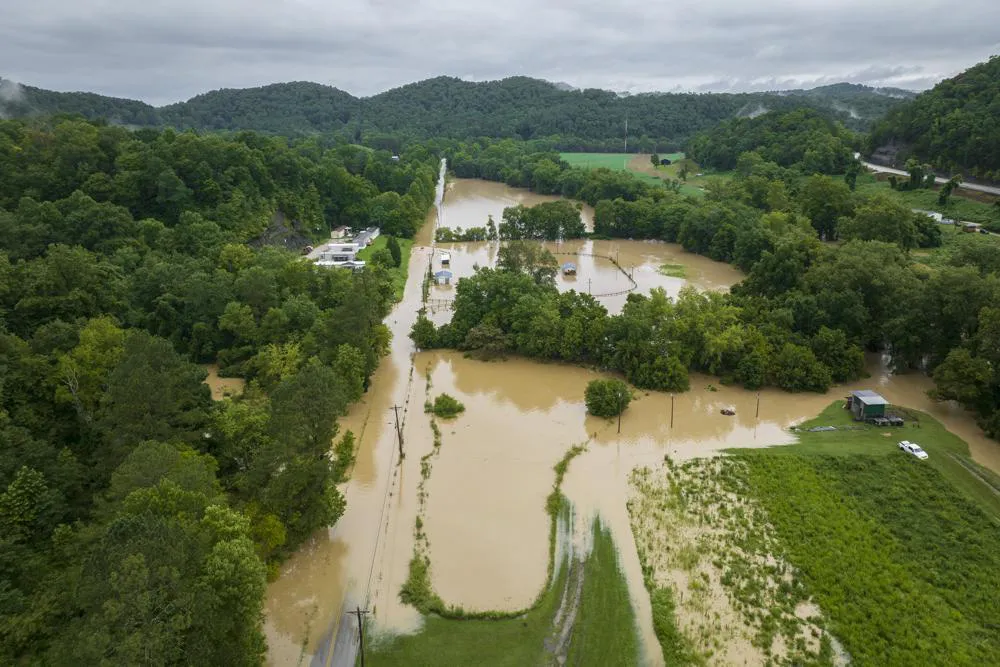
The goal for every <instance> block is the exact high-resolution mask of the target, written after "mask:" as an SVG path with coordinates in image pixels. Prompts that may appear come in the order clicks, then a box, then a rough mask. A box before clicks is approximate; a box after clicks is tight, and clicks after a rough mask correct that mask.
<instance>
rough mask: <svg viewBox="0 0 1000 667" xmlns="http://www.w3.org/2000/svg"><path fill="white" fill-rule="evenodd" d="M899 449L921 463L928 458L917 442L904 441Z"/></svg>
mask: <svg viewBox="0 0 1000 667" xmlns="http://www.w3.org/2000/svg"><path fill="white" fill-rule="evenodd" d="M899 448H900V449H902V450H903V451H904V452H907V453H908V454H913V455H914V456H916V457H917V458H918V459H920V460H921V461H922V460H924V459H926V458H927V452H925V451H924V450H923V449H921V448H920V445H918V444H917V443H915V442H910V441H909V440H903V441H901V442H900V443H899Z"/></svg>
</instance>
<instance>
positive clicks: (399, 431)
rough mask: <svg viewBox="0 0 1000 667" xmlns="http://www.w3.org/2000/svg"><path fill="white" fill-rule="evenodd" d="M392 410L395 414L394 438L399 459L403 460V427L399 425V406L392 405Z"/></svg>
mask: <svg viewBox="0 0 1000 667" xmlns="http://www.w3.org/2000/svg"><path fill="white" fill-rule="evenodd" d="M392 411H393V413H395V415H396V440H397V442H398V443H399V461H400V463H402V461H403V429H402V428H401V427H400V425H399V406H398V405H393V406H392Z"/></svg>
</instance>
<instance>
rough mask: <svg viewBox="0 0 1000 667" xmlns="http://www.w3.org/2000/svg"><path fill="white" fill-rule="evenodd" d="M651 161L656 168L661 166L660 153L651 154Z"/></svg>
mask: <svg viewBox="0 0 1000 667" xmlns="http://www.w3.org/2000/svg"><path fill="white" fill-rule="evenodd" d="M649 161H650V162H652V163H653V168H654V169H656V168H657V167H659V166H660V155H659V154H658V153H653V154H652V155H650V156H649Z"/></svg>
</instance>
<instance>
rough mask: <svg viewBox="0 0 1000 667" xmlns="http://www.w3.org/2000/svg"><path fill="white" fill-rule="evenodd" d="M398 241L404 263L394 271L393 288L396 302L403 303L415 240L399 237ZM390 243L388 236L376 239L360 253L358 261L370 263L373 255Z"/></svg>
mask: <svg viewBox="0 0 1000 667" xmlns="http://www.w3.org/2000/svg"><path fill="white" fill-rule="evenodd" d="M396 240H397V241H399V250H400V257H401V259H402V261H401V262H400V264H399V266H398V267H395V268H393V269H392V287H393V291H394V293H395V294H396V301H402V300H403V290H404V289H405V288H406V272H407V271H408V270H409V268H410V250H411V249H412V248H413V240H412V239H402V238H398V237H397V238H396ZM388 242H389V237H388V236H379V237H378V238H377V239H375V242H374V243H372V244H371V245H370V246H368V247H367V248H365V249H364V250H360V251H359V252H358V259H362V260H364V261H365V262H370V261H371V256H372V254H373V253H375V251H376V250H381V249H382V248H385V247H386V243H388Z"/></svg>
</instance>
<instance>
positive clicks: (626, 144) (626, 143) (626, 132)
mask: <svg viewBox="0 0 1000 667" xmlns="http://www.w3.org/2000/svg"><path fill="white" fill-rule="evenodd" d="M625 152H626V153H628V112H627V111H626V112H625ZM627 159H628V158H626V160H627Z"/></svg>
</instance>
